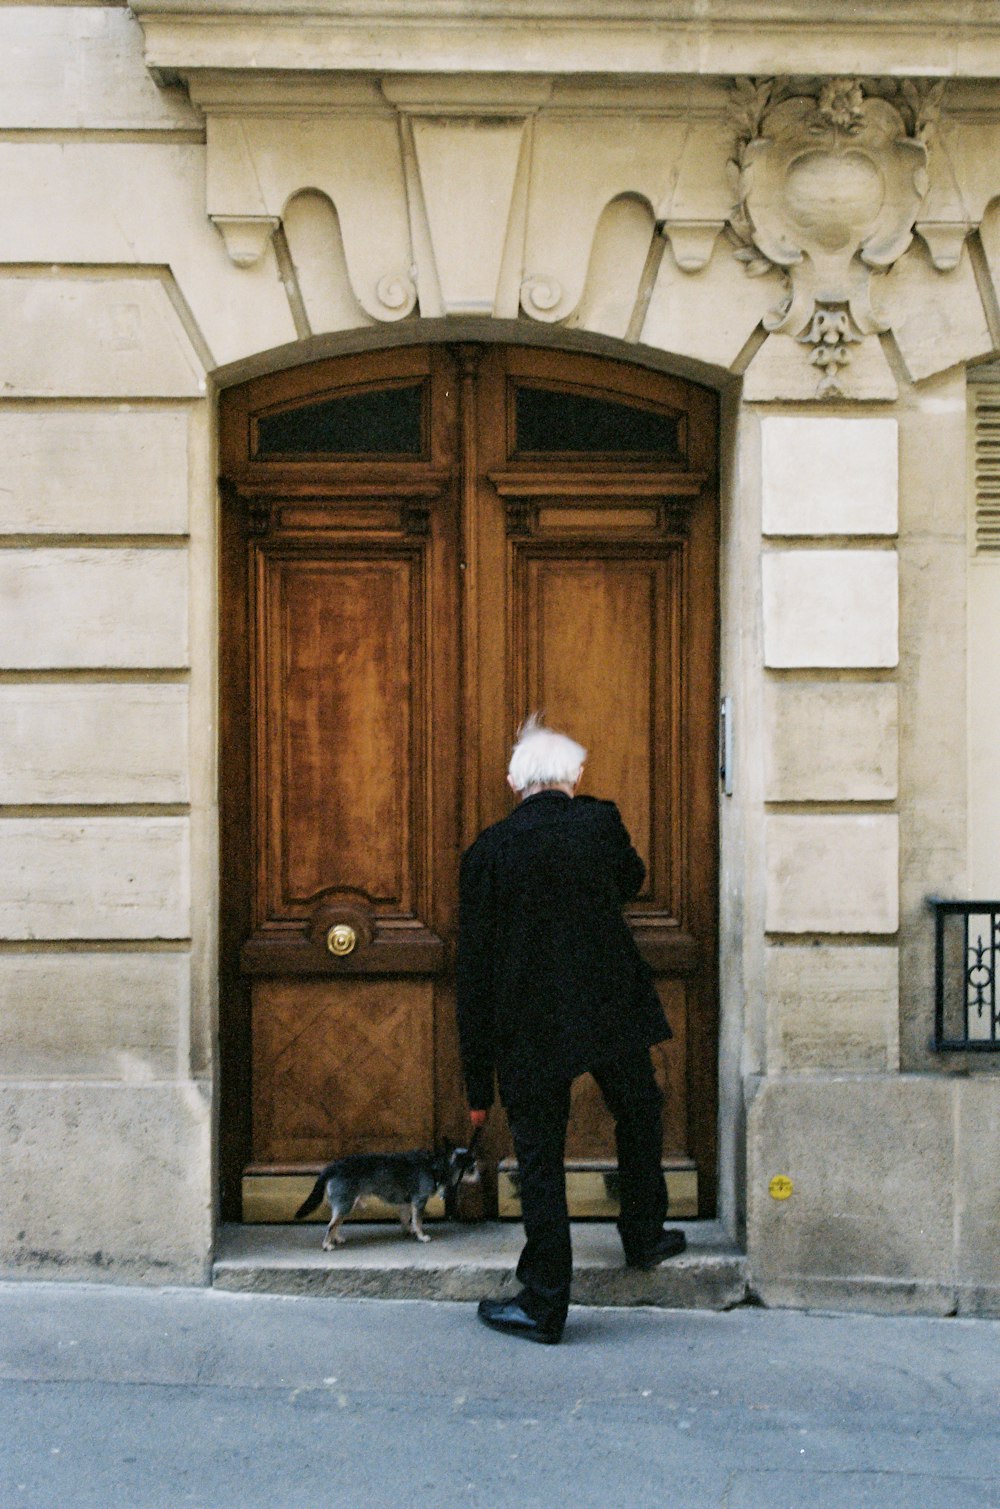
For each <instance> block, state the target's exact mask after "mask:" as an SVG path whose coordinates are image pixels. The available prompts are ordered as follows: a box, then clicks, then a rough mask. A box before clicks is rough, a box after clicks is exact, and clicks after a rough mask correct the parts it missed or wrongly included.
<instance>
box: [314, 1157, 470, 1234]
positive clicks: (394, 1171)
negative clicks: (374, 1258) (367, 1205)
mask: <svg viewBox="0 0 1000 1509" xmlns="http://www.w3.org/2000/svg"><path fill="white" fill-rule="evenodd" d="M476 1140H477V1139H476V1137H475V1136H474V1137H473V1139H472V1143H471V1144H470V1146H469V1147H455V1146H454V1145H453V1144H452V1143H450V1142H447V1141H446V1142H445V1143H444V1145H443V1147H441V1148H439V1149H435V1150H434V1151H429V1150H428V1151H425V1150H422V1149H419V1150H416V1151H413V1152H407V1153H353V1154H350V1155H349V1156H348V1157H346V1158H337V1159H335V1160H334V1162H333V1163H328V1164H327V1165H326V1167H325V1168H324V1169H322V1170H321V1171H320V1173H319V1176H318V1177H317V1179H316V1183H315V1184H314V1185H313V1187H312V1189H311V1190H310V1192H309V1195H308V1196H307V1198H306V1199H305V1200H304V1201H303V1202H302V1204H301V1205H300V1206H299V1208H298V1210H297V1211H296V1212H295V1219H296V1220H299V1219H300V1218H301V1217H302V1216H308V1215H312V1213H313V1211H314V1210H316V1209H317V1208H318V1207H319V1205H320V1204H321V1203H322V1200H323V1196H324V1195H326V1198H327V1199H328V1200H329V1202H330V1224H329V1225H328V1226H327V1228H326V1234H325V1236H324V1237H323V1251H324V1252H332V1250H333V1248H334V1247H342V1246H343V1245H344V1240H345V1238H344V1235H343V1232H342V1231H341V1230H340V1227H341V1223H342V1222H343V1221H344V1220H346V1218H347V1217H348V1216H349V1215H350V1213H351V1211H352V1210H353V1209H354V1207H355V1205H356V1204H357V1202H358V1201H359V1200H360V1199H361V1198H362V1196H364V1195H376V1196H377V1197H378V1198H379V1199H380V1200H384V1201H385V1203H386V1204H387V1205H397V1206H398V1207H399V1219H400V1221H401V1223H402V1226H403V1230H404V1231H409V1232H412V1234H413V1235H414V1236H415V1237H416V1239H417V1241H418V1242H429V1241H430V1237H429V1236H428V1235H427V1233H426V1231H424V1228H423V1218H424V1209H425V1207H426V1205H427V1202H428V1200H429V1199H430V1198H431V1196H432V1195H436V1194H441V1193H443V1194H444V1197H445V1210H446V1212H447V1213H448V1214H449V1215H453V1214H454V1196H455V1191H456V1190H457V1189H458V1186H459V1184H460V1183H461V1181H462V1179H463V1177H464V1176H465V1175H466V1174H470V1173H472V1171H473V1170H474V1169H475V1167H476V1150H475V1144H476Z"/></svg>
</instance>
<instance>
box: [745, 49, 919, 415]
mask: <svg viewBox="0 0 1000 1509" xmlns="http://www.w3.org/2000/svg"><path fill="white" fill-rule="evenodd" d="M943 90H944V84H943V82H938V83H929V82H920V83H915V82H913V81H911V80H902V81H897V80H888V81H882V80H868V79H866V80H858V79H842V78H841V79H826V80H821V79H813V80H799V79H796V80H789V81H782V80H774V79H767V80H753V79H741V80H739V81H738V82H737V83H736V85H735V86H734V88H733V94H732V118H733V124H734V126H735V128H736V150H735V154H734V158H733V160H732V161H731V162H730V164H729V171H730V174H731V178H732V184H733V188H734V189H735V191H736V196H737V203H736V205H735V207H734V208H733V210H732V213H731V216H730V226H731V229H732V231H733V232H734V233H735V235H736V238H737V239H738V241H739V242H740V247H739V249H738V250H737V252H736V256H737V257H738V258H739V259H740V260H741V261H742V262H743V263H744V264H745V267H746V271H747V273H748V274H750V275H751V276H754V275H760V274H762V273H765V272H768V271H769V270H770V269H771V268H772V267H778V268H781V269H783V270H784V271H785V273H786V275H787V277H788V281H789V291H788V295H787V297H786V298H785V299H784V300H783V301H782V303H781V304H780V305H779V307H778V308H777V309H775V310H773V311H772V312H771V314H770V315H769V316H767V318H766V319H765V321H764V323H765V326H766V327H767V329H768V330H771V331H781V332H783V333H784V334H787V335H791V336H795V337H797V338H798V339H799V340H800V341H801V342H803V344H805V345H808V346H811V347H812V356H811V357H810V360H811V361H812V362H813V363H814V365H815V366H817V367H818V368H819V370H820V372H821V374H822V376H821V379H820V383H819V387H818V390H817V396H823V395H826V394H831V393H836V392H839V391H840V385H839V382H838V377H839V374H840V372H841V370H842V368H843V367H844V366H846V364H847V363H848V362H849V361H850V358H851V346H852V345H853V344H855V343H856V342H857V341H859V340H860V339H861V338H862V337H863V336H865V335H870V334H874V333H876V332H878V331H882V330H884V329H886V326H885V324H884V323H883V322H882V321H881V320H880V319H879V317H878V315H877V314H876V312H875V310H874V309H873V307H872V300H871V275H872V270H873V269H876V268H879V269H881V268H888V267H891V266H892V264H893V263H894V262H895V261H896V260H897V258H899V257H900V256H902V254H903V253H904V252H905V251H906V249H907V247H908V246H909V245H910V242H911V241H912V239H913V226H914V221H915V220H916V219H917V216H918V214H919V210H920V205H921V203H922V202H923V199H924V197H925V195H926V193H927V186H928V178H927V155H928V138H929V136H930V133H931V131H932V129H933V125H934V123H935V121H936V118H937V114H938V111H939V108H940V103H941V96H942V93H943Z"/></svg>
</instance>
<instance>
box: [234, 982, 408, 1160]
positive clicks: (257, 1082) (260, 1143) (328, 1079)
mask: <svg viewBox="0 0 1000 1509" xmlns="http://www.w3.org/2000/svg"><path fill="white" fill-rule="evenodd" d="M253 1014H254V1032H253V1041H254V1055H253V1076H254V1129H253V1130H254V1135H253V1140H254V1161H255V1162H259V1163H284V1162H290V1161H291V1162H294V1161H298V1160H302V1161H307V1162H314V1161H319V1162H324V1161H326V1160H327V1159H330V1158H337V1157H341V1156H343V1155H344V1154H345V1153H361V1152H382V1151H390V1150H393V1149H402V1148H407V1147H420V1146H427V1145H428V1144H429V1143H431V1142H432V1141H433V1136H434V1124H433V1094H432V1089H433V1086H432V1076H431V1065H432V1056H431V1036H432V1034H431V987H430V985H429V984H426V983H424V982H420V983H419V984H416V983H408V982H405V981H404V982H401V981H398V980H351V981H349V982H348V981H340V980H338V981H336V982H334V983H331V982H329V981H325V980H308V981H300V982H296V983H294V984H293V985H291V986H290V985H289V984H287V983H285V982H283V981H280V980H265V981H260V982H259V983H258V984H257V985H256V986H255V988H254V1001H253Z"/></svg>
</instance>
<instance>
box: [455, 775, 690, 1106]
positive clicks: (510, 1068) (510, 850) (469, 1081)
mask: <svg viewBox="0 0 1000 1509" xmlns="http://www.w3.org/2000/svg"><path fill="white" fill-rule="evenodd" d="M645 873H646V869H645V866H644V864H643V862H642V860H641V859H640V858H639V856H638V854H637V853H636V852H635V850H634V849H633V847H632V844H631V841H630V839H629V836H628V833H627V832H626V829H625V825H624V823H623V822H622V820H621V817H620V815H619V812H618V808H617V807H616V806H615V804H614V802H601V801H597V800H596V799H595V798H594V797H583V796H578V797H575V798H573V797H569V796H566V795H565V794H564V793H563V792H561V791H541V792H539V793H538V794H537V795H535V796H530V797H527V798H526V799H525V800H524V801H523V802H522V803H521V804H520V805H519V806H518V807H517V808H516V809H515V810H514V811H513V812H512V813H511V814H510V816H509V817H506V818H504V819H503V821H502V822H499V823H494V825H493V826H492V827H491V828H487V829H486V830H485V832H483V833H481V834H480V835H479V837H478V838H477V839H476V842H475V843H474V844H473V845H472V846H471V848H469V849H468V850H467V851H466V852H465V854H464V855H463V856H462V868H461V874H460V880H459V936H458V978H457V990H458V1002H457V1009H458V1031H459V1041H460V1044H461V1052H462V1069H463V1073H464V1075H465V1086H466V1092H467V1094H468V1099H469V1105H470V1106H471V1107H472V1108H473V1109H474V1110H477V1109H479V1110H482V1109H486V1108H487V1107H489V1106H490V1105H491V1104H492V1102H493V1076H494V1071H496V1075H497V1078H498V1080H499V1084H500V1097H501V1099H502V1100H503V1101H504V1103H505V1104H508V1105H509V1104H510V1102H511V1100H512V1099H514V1098H516V1097H521V1096H524V1095H530V1094H532V1093H533V1091H535V1090H542V1089H543V1086H544V1083H545V1081H546V1080H547V1079H548V1080H550V1079H551V1078H552V1077H553V1076H555V1077H558V1078H560V1079H572V1078H574V1077H575V1076H576V1075H577V1074H582V1073H583V1072H584V1071H585V1070H586V1069H589V1068H590V1067H591V1066H592V1065H593V1064H596V1063H600V1062H601V1061H602V1060H604V1059H608V1058H611V1057H613V1056H614V1055H615V1054H616V1053H617V1052H619V1051H620V1049H621V1048H622V1047H623V1046H625V1045H626V1044H627V1043H636V1042H638V1043H641V1044H642V1045H643V1046H647V1047H648V1046H649V1045H651V1044H652V1043H658V1042H661V1041H662V1040H663V1039H664V1038H666V1037H669V1036H670V1028H669V1026H668V1025H667V1020H666V1017H665V1016H664V1014H663V1008H662V1006H661V1005H660V1002H659V998H658V997H657V994H656V990H655V988H654V986H653V980H652V975H651V974H650V971H649V969H648V967H647V966H646V964H645V963H644V961H643V960H642V958H641V957H640V955H639V951H638V949H637V948H636V945H635V941H634V939H633V938H632V934H631V932H630V931H629V928H628V924H627V923H626V922H625V919H624V917H623V916H622V906H623V905H624V903H625V902H626V901H630V900H631V899H632V897H633V896H635V895H636V894H637V893H638V890H639V888H640V886H641V885H642V882H643V879H644V877H645Z"/></svg>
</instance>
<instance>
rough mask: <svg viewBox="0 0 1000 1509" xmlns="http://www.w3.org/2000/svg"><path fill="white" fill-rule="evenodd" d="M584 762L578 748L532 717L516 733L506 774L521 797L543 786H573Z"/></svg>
mask: <svg viewBox="0 0 1000 1509" xmlns="http://www.w3.org/2000/svg"><path fill="white" fill-rule="evenodd" d="M586 758H587V751H586V750H585V749H584V747H583V745H582V744H577V742H576V740H575V739H570V738H569V737H568V736H567V735H566V734H559V733H556V731H555V729H553V728H546V727H545V725H544V724H543V722H542V720H541V718H540V717H539V715H538V714H537V713H532V715H531V717H530V718H528V719H526V721H525V722H524V723H522V724H521V727H520V728H519V730H518V734H517V742H516V743H515V745H514V750H513V753H512V754H511V757H510V764H509V765H508V767H507V774H508V775H509V776H510V779H511V784H512V786H513V787H514V790H515V791H518V792H520V794H521V795H522V796H524V795H525V794H530V793H531V792H533V791H540V790H542V789H543V788H544V787H546V786H562V785H568V786H572V785H574V784H575V783H576V781H577V779H578V777H579V775H580V771H581V770H582V769H583V762H584V760H585V759H586Z"/></svg>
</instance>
